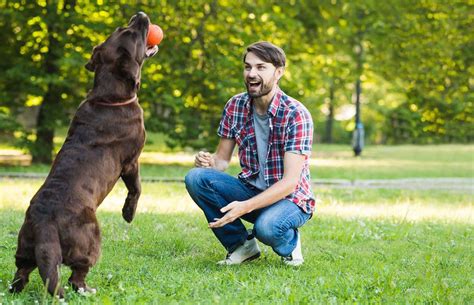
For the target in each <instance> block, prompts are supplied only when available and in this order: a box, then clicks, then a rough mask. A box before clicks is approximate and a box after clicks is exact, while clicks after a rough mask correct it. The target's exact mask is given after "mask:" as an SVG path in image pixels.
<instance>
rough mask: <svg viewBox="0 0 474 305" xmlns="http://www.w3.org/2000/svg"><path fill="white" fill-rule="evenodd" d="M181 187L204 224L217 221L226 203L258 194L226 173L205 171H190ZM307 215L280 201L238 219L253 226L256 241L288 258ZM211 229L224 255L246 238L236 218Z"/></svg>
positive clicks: (204, 169)
mask: <svg viewBox="0 0 474 305" xmlns="http://www.w3.org/2000/svg"><path fill="white" fill-rule="evenodd" d="M185 184H186V189H187V190H188V192H189V195H190V196H191V198H192V199H193V200H194V202H196V204H197V205H198V206H199V207H200V208H201V209H202V210H203V212H204V215H205V216H206V218H207V221H208V222H212V221H213V220H214V218H221V217H222V216H223V215H224V213H221V212H220V209H221V208H223V207H224V206H226V205H228V204H229V203H231V202H233V201H236V200H237V201H243V200H247V199H249V198H252V197H254V196H256V195H258V194H259V193H260V192H262V191H261V190H258V189H256V188H253V187H252V186H249V185H247V184H245V183H244V182H242V181H241V180H239V179H237V178H235V177H232V176H230V175H229V174H226V173H223V172H220V171H217V170H215V169H209V168H194V169H192V170H191V171H189V173H188V174H187V175H186V177H185ZM310 216H311V215H310V214H307V213H305V212H304V211H303V210H302V209H300V208H299V207H298V206H297V205H296V204H294V203H293V202H291V201H289V200H287V199H282V200H280V201H277V202H275V203H274V204H272V205H270V206H267V207H265V208H262V209H258V210H254V211H252V212H250V213H248V214H245V215H243V216H242V217H241V218H242V219H244V220H246V221H248V222H251V223H253V224H254V228H253V235H255V237H257V239H258V240H260V241H261V242H262V243H264V244H266V245H268V246H270V247H272V249H273V250H274V251H275V252H276V253H277V254H278V255H280V256H288V255H290V254H291V252H293V250H294V249H295V247H296V242H297V228H299V227H301V226H302V225H303V224H304V223H305V222H306V221H308V219H309V218H310ZM212 230H213V232H214V234H215V235H216V237H217V239H219V241H220V242H221V244H222V245H223V246H224V247H225V248H226V249H227V251H228V252H232V251H234V250H235V249H237V248H238V247H239V246H240V245H242V244H243V243H244V242H245V240H246V239H247V237H248V232H247V230H246V229H245V226H244V224H243V223H242V221H241V220H240V219H236V220H235V221H233V222H231V223H228V224H226V225H225V226H223V227H221V228H217V229H212Z"/></svg>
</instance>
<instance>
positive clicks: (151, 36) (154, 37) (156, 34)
mask: <svg viewBox="0 0 474 305" xmlns="http://www.w3.org/2000/svg"><path fill="white" fill-rule="evenodd" d="M162 39H163V30H162V29H161V28H160V27H159V26H157V25H156V24H151V23H150V25H149V26H148V36H147V38H146V43H147V45H149V46H155V45H157V44H159V43H160V42H161V40H162Z"/></svg>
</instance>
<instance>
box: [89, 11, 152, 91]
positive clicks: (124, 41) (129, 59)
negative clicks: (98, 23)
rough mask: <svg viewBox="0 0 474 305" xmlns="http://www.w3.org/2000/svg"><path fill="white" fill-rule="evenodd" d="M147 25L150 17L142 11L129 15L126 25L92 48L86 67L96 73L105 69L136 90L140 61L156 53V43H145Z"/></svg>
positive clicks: (141, 62)
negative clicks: (149, 44) (150, 45)
mask: <svg viewBox="0 0 474 305" xmlns="http://www.w3.org/2000/svg"><path fill="white" fill-rule="evenodd" d="M149 24H150V19H149V18H148V16H147V15H146V14H145V13H143V12H139V13H137V14H136V15H134V16H132V18H131V19H130V21H129V23H128V25H127V26H126V27H119V28H117V29H116V30H115V31H114V32H113V33H112V35H110V36H109V37H108V38H107V40H106V41H104V42H103V43H102V44H100V45H98V46H96V47H95V48H94V49H93V51H92V56H91V59H90V60H89V62H88V63H87V64H86V69H87V70H89V71H92V72H95V73H96V76H97V74H99V73H100V72H109V73H111V74H113V75H114V76H116V77H119V78H122V79H124V80H126V82H127V83H128V84H130V85H132V86H133V87H134V88H135V89H138V86H139V83H140V71H141V66H142V64H143V61H144V60H145V59H146V58H148V57H151V56H153V55H155V54H156V53H157V52H158V46H154V47H148V46H147V42H146V41H147V35H148V26H149Z"/></svg>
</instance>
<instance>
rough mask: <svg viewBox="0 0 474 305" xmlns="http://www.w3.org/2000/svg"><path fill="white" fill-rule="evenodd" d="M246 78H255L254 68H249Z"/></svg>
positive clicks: (255, 70)
mask: <svg viewBox="0 0 474 305" xmlns="http://www.w3.org/2000/svg"><path fill="white" fill-rule="evenodd" d="M248 76H249V77H255V76H257V69H255V68H250V70H249V74H248Z"/></svg>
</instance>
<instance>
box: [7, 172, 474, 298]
mask: <svg viewBox="0 0 474 305" xmlns="http://www.w3.org/2000/svg"><path fill="white" fill-rule="evenodd" d="M41 183H42V181H40V180H9V179H4V180H1V183H0V193H1V194H2V198H1V199H0V222H1V223H2V227H3V230H2V231H1V233H0V234H1V235H0V303H2V304H5V303H10V302H15V304H21V303H23V304H31V303H34V302H35V301H38V302H40V303H42V302H51V301H52V299H51V298H50V297H49V296H47V295H46V294H45V292H44V288H43V285H42V282H41V280H40V278H39V275H38V273H37V271H34V272H33V273H32V276H31V282H30V283H29V285H28V286H27V287H26V288H25V290H24V292H23V293H21V294H19V295H11V294H9V293H8V291H7V288H8V285H9V281H11V279H12V278H13V274H14V272H15V267H14V259H13V255H14V252H15V249H16V237H17V233H18V229H19V227H20V225H21V222H22V220H23V217H24V210H25V209H26V207H27V204H28V201H29V199H30V198H31V196H32V195H33V194H34V193H35V191H36V190H37V188H38V187H39V186H40V185H41ZM318 193H319V195H320V196H319V197H320V202H321V203H320V204H319V207H318V213H316V215H315V216H314V217H313V219H311V220H310V221H309V222H308V224H307V225H305V226H304V227H303V228H302V240H303V253H304V255H305V259H306V261H305V264H304V265H303V266H302V267H300V268H296V269H293V268H290V267H287V266H284V265H283V264H282V263H281V262H280V260H279V258H278V257H277V256H276V255H275V254H274V253H273V251H272V250H271V249H270V248H268V247H266V246H264V247H263V251H264V253H263V256H262V258H260V259H259V260H257V261H254V262H252V263H248V264H244V265H242V266H231V267H220V266H217V265H215V262H216V261H217V260H219V259H221V258H222V257H223V256H224V255H225V251H224V249H223V248H222V247H221V246H220V245H219V244H218V243H217V241H216V240H215V238H214V237H213V235H212V232H211V231H210V230H209V229H208V228H207V226H206V223H205V220H204V217H203V216H202V213H201V212H200V211H199V210H198V209H197V208H196V207H195V205H194V204H193V203H192V201H191V199H190V198H189V197H188V195H187V194H186V191H185V190H184V187H183V185H182V184H181V183H144V184H143V196H142V198H141V200H140V206H139V210H138V213H137V217H136V219H135V221H134V222H133V223H132V224H131V225H129V224H127V223H125V221H123V220H122V219H121V216H120V213H119V211H120V209H121V205H122V203H123V200H124V198H125V196H126V189H125V187H124V186H123V185H122V183H121V182H119V183H118V184H117V185H116V187H115V188H114V190H113V191H112V193H111V194H110V195H109V196H108V197H107V198H106V200H105V201H104V203H103V204H102V206H101V207H100V209H99V213H98V218H99V222H100V223H101V228H102V234H103V247H102V257H101V260H100V261H99V263H98V264H97V265H96V266H95V267H94V268H93V269H92V271H91V272H90V274H89V277H88V283H89V284H90V285H91V286H93V287H97V288H98V293H97V294H96V295H91V296H79V295H76V294H74V293H72V292H70V290H67V296H66V301H67V302H68V303H70V304H90V303H95V304H137V303H138V304H140V303H156V304H170V303H187V304H198V303H201V304H288V303H302V304H309V303H312V304H314V303H321V304H327V303H335V304H339V303H443V304H446V303H462V304H467V303H472V301H473V300H474V295H473V291H474V279H473V277H472V274H474V270H473V265H472V264H473V256H472V252H473V248H472V245H473V216H474V214H473V211H474V209H473V205H472V194H471V193H465V192H452V191H423V190H420V191H416V190H380V189H379V190H373V189H368V190H357V189H330V188H322V189H319V190H318ZM249 226H250V225H249ZM62 274H63V275H62V278H63V283H65V281H66V280H67V277H68V276H69V270H68V269H67V268H66V267H63V268H62Z"/></svg>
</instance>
